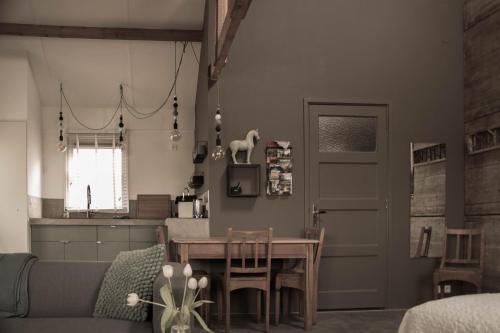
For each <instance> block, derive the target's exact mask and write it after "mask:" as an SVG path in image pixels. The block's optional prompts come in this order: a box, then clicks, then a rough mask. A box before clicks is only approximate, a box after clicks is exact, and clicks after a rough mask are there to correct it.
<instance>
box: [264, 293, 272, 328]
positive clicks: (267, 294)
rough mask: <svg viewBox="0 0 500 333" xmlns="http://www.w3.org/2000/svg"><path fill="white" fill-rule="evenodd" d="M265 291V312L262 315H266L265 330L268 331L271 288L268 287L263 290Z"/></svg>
mask: <svg viewBox="0 0 500 333" xmlns="http://www.w3.org/2000/svg"><path fill="white" fill-rule="evenodd" d="M265 293H266V305H265V309H264V311H265V313H264V316H265V317H266V318H265V319H266V332H269V313H270V312H271V311H270V308H271V290H270V289H268V290H266V291H265Z"/></svg>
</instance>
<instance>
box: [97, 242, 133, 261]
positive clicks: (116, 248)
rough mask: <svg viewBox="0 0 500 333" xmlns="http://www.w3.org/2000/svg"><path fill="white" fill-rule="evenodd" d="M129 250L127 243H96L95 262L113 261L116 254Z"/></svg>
mask: <svg viewBox="0 0 500 333" xmlns="http://www.w3.org/2000/svg"><path fill="white" fill-rule="evenodd" d="M128 250H129V242H98V244H97V260H98V261H113V260H115V258H116V256H117V255H118V253H120V252H121V251H128Z"/></svg>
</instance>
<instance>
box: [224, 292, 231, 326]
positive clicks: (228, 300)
mask: <svg viewBox="0 0 500 333" xmlns="http://www.w3.org/2000/svg"><path fill="white" fill-rule="evenodd" d="M225 296H226V297H225V298H224V301H225V304H226V333H229V331H230V330H231V291H230V290H229V286H226V290H225Z"/></svg>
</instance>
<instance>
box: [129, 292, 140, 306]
mask: <svg viewBox="0 0 500 333" xmlns="http://www.w3.org/2000/svg"><path fill="white" fill-rule="evenodd" d="M137 303H139V295H137V294H136V293H132V294H128V296H127V305H128V306H136V305H137Z"/></svg>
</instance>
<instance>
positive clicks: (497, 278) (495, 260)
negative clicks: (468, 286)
mask: <svg viewBox="0 0 500 333" xmlns="http://www.w3.org/2000/svg"><path fill="white" fill-rule="evenodd" d="M466 225H467V226H468V227H471V228H478V227H483V228H484V231H485V244H486V246H485V251H484V260H485V261H484V275H485V280H484V286H485V288H484V289H485V290H490V291H496V292H500V243H499V240H500V216H499V215H496V216H468V217H466Z"/></svg>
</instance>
